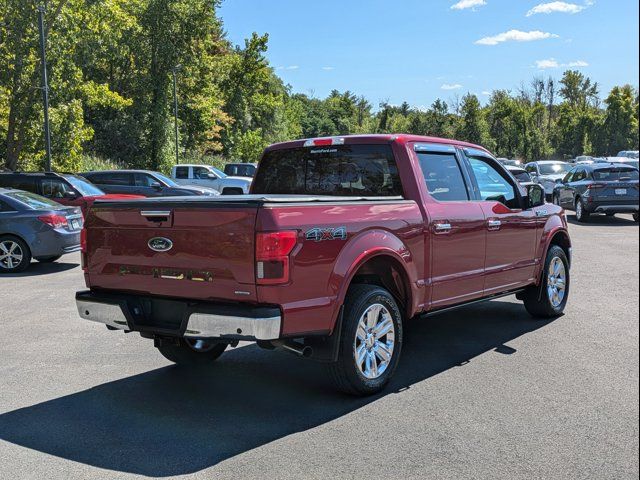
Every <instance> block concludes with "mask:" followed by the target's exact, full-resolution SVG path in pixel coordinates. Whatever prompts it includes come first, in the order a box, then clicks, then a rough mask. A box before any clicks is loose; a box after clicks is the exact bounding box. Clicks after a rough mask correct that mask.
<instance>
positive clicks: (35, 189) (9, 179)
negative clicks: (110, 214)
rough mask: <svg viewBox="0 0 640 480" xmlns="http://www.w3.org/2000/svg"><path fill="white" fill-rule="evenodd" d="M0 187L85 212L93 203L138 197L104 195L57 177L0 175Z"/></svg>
mask: <svg viewBox="0 0 640 480" xmlns="http://www.w3.org/2000/svg"><path fill="white" fill-rule="evenodd" d="M0 187H8V188H14V189H17V190H24V191H26V192H31V193H36V194H38V195H42V196H43V197H46V198H48V199H50V200H53V201H55V202H57V203H60V204H61V205H66V206H70V207H80V209H81V210H82V214H83V215H84V216H85V217H86V215H87V210H88V209H89V207H90V206H91V205H93V202H95V201H96V200H99V199H100V200H123V199H126V200H131V199H134V198H145V197H143V196H142V195H122V194H117V195H115V194H112V195H109V194H106V193H104V192H103V191H102V190H100V189H99V188H98V187H96V186H95V185H94V184H92V183H90V182H89V181H88V180H87V179H85V178H82V177H79V176H77V175H72V174H59V173H24V172H17V173H0Z"/></svg>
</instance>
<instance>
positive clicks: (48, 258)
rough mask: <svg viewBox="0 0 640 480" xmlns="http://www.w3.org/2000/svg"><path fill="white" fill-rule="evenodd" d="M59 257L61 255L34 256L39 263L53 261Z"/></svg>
mask: <svg viewBox="0 0 640 480" xmlns="http://www.w3.org/2000/svg"><path fill="white" fill-rule="evenodd" d="M60 257H62V255H58V256H57V257H40V258H36V260H37V261H39V262H40V263H53V262H56V261H58V260H60Z"/></svg>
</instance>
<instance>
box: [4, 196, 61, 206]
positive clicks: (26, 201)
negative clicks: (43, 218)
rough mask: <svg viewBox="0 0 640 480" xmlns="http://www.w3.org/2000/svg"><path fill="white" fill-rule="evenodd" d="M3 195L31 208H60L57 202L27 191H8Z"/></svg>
mask: <svg viewBox="0 0 640 480" xmlns="http://www.w3.org/2000/svg"><path fill="white" fill-rule="evenodd" d="M5 195H6V196H7V197H9V198H12V199H13V200H15V201H17V202H20V203H21V204H23V205H26V206H27V207H28V208H30V209H31V210H52V209H53V210H56V209H58V208H62V207H61V205H60V204H59V203H56V202H54V201H52V200H49V199H48V198H44V197H41V196H40V195H36V194H35V193H29V192H9V193H5Z"/></svg>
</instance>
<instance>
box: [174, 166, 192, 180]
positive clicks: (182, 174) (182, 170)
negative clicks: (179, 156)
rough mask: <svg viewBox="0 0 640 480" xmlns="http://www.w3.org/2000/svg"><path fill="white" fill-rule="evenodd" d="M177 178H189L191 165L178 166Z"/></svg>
mask: <svg viewBox="0 0 640 480" xmlns="http://www.w3.org/2000/svg"><path fill="white" fill-rule="evenodd" d="M176 178H178V179H181V180H186V179H188V178H189V167H176Z"/></svg>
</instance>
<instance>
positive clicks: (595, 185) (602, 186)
mask: <svg viewBox="0 0 640 480" xmlns="http://www.w3.org/2000/svg"><path fill="white" fill-rule="evenodd" d="M604 187H605V186H604V185H599V184H597V183H590V184H589V185H587V190H595V189H597V188H604Z"/></svg>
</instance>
